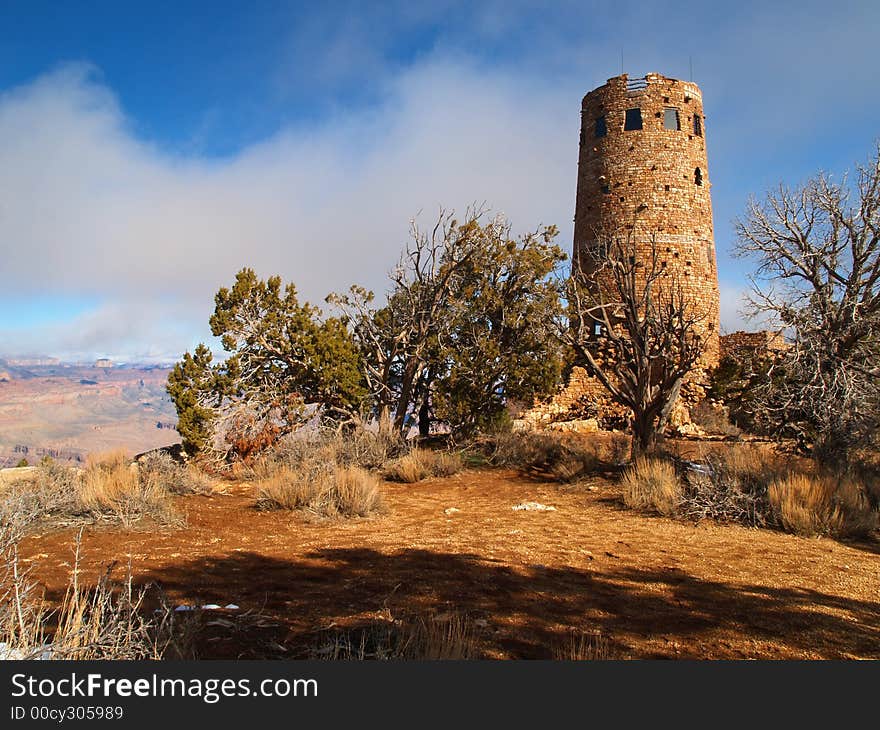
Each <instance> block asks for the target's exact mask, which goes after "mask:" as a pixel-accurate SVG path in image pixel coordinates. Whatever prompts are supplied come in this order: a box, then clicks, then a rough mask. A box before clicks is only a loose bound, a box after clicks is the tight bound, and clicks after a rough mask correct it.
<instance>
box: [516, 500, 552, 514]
mask: <svg viewBox="0 0 880 730" xmlns="http://www.w3.org/2000/svg"><path fill="white" fill-rule="evenodd" d="M513 509H514V510H516V511H520V510H522V511H525V512H555V511H556V507H553V506H551V505H546V504H541V503H540V502H522V503H521V504H517V505H514V507H513Z"/></svg>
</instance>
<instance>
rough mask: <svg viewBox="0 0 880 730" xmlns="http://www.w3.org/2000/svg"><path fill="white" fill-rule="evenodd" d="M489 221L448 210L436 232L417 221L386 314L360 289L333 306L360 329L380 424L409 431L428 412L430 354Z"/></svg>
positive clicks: (474, 212) (473, 212) (394, 275)
mask: <svg viewBox="0 0 880 730" xmlns="http://www.w3.org/2000/svg"><path fill="white" fill-rule="evenodd" d="M484 213H485V211H484V209H482V208H480V209H469V210H468V211H467V212H466V213H465V222H464V223H460V222H459V221H458V220H456V219H455V216H454V213H453V212H451V211H446V210H441V211H440V214H439V216H438V218H437V221H436V223H435V224H434V226H433V228H432V229H431V230H430V232H427V231H424V230H422V229H420V228H419V227H418V225H417V224H416V223H415V221H413V222H412V223H411V228H410V234H411V235H410V241H409V243H408V245H407V247H406V249H405V250H404V252H403V254H402V255H401V258H400V261H399V262H398V264H397V266H396V267H395V268H394V269H393V270H392V271H391V273H390V279H391V292H390V293H389V295H388V302H387V304H386V305H385V306H384V307H382V308H381V309H376V308H375V307H374V305H373V299H374V295H373V292H371V291H367V290H366V289H364V288H363V287H359V286H353V287H352V288H351V289H350V290H349V292H348V293H347V294H344V295H338V294H334V295H331V296H330V297H328V298H327V300H328V302H329V303H331V304H333V305H335V306H336V307H338V308H339V309H340V310H341V311H342V312H343V314H344V316H345V318H346V320H347V321H348V322H349V323H350V325H351V326H352V329H353V332H354V335H355V339H356V340H357V342H358V344H359V346H360V348H361V356H362V358H363V363H364V369H365V375H366V379H367V383H368V388H369V390H370V392H371V393H372V395H373V397H374V399H375V401H376V403H377V406H378V411H379V423H380V424H388V423H390V424H391V425H392V426H393V428H394V429H395V430H397V431H402V430H403V428H404V426H405V424H406V419H407V414H408V413H409V411H410V409H411V407H412V406H413V404H415V403H418V404H419V405H420V406H421V405H422V401H423V400H424V398H423V396H424V392H425V390H426V388H427V387H428V384H427V383H426V382H425V378H426V376H428V375H429V374H430V373H429V372H428V370H429V367H428V366H429V361H430V360H431V358H430V357H429V353H430V351H431V350H432V348H435V347H436V346H437V342H438V338H440V337H442V333H443V326H444V315H445V313H446V311H447V309H448V306H449V296H450V294H451V292H452V289H453V286H454V283H455V279H456V277H457V276H458V275H459V274H460V273H461V272H462V271H463V270H464V268H465V267H466V265H467V263H468V261H469V260H470V259H472V258H473V257H474V256H475V255H476V253H477V252H478V251H479V247H480V245H481V241H482V240H483V237H484V236H485V235H486V227H484V226H481V225H480V224H479V219H480V218H481V217H482V216H483V215H484Z"/></svg>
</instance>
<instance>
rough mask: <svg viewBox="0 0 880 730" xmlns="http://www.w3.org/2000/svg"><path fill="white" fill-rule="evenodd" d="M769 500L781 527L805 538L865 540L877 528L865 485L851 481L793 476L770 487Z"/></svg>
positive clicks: (817, 476)
mask: <svg viewBox="0 0 880 730" xmlns="http://www.w3.org/2000/svg"><path fill="white" fill-rule="evenodd" d="M768 499H769V502H770V505H771V507H772V510H773V514H774V516H775V517H776V519H777V520H778V522H779V524H780V525H781V526H782V527H783V528H784V529H786V530H788V531H789V532H793V533H795V534H797V535H803V536H805V537H816V536H821V535H827V536H830V537H864V536H866V535H869V534H870V533H871V532H872V531H873V530H875V529H876V528H877V524H878V515H877V512H876V511H875V510H873V509H872V508H871V504H870V501H869V499H868V494H867V491H866V489H865V487H864V485H862V484H861V483H859V482H858V481H856V480H855V479H854V478H852V477H847V476H843V477H838V476H831V475H824V474H820V475H810V474H790V475H788V476H787V477H784V478H782V479H778V480H776V481H774V482H773V483H772V484H771V485H770V488H769V490H768Z"/></svg>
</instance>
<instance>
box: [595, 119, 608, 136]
mask: <svg viewBox="0 0 880 730" xmlns="http://www.w3.org/2000/svg"><path fill="white" fill-rule="evenodd" d="M606 134H608V127H607V125H606V124H605V117H604V116H601V117H596V136H597V137H604V136H605V135H606Z"/></svg>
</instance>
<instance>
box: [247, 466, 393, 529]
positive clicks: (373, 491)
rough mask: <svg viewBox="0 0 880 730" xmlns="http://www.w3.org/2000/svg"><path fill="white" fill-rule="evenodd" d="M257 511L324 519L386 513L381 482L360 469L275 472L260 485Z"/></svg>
mask: <svg viewBox="0 0 880 730" xmlns="http://www.w3.org/2000/svg"><path fill="white" fill-rule="evenodd" d="M257 507H258V508H259V509H265V510H271V509H287V510H305V511H309V512H313V513H315V514H319V515H322V516H324V517H336V516H342V517H366V516H368V515H370V514H373V513H376V512H381V511H382V510H383V509H384V505H383V502H382V493H381V491H380V489H379V480H378V479H377V478H376V477H375V476H373V475H372V474H370V472H368V471H366V470H365V469H361V468H360V467H356V466H348V467H344V466H334V467H332V468H317V469H311V470H297V469H293V468H290V467H281V468H278V469H275V470H274V471H273V473H272V474H271V475H270V476H267V477H265V478H263V479H261V480H259V481H258V482H257Z"/></svg>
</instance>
